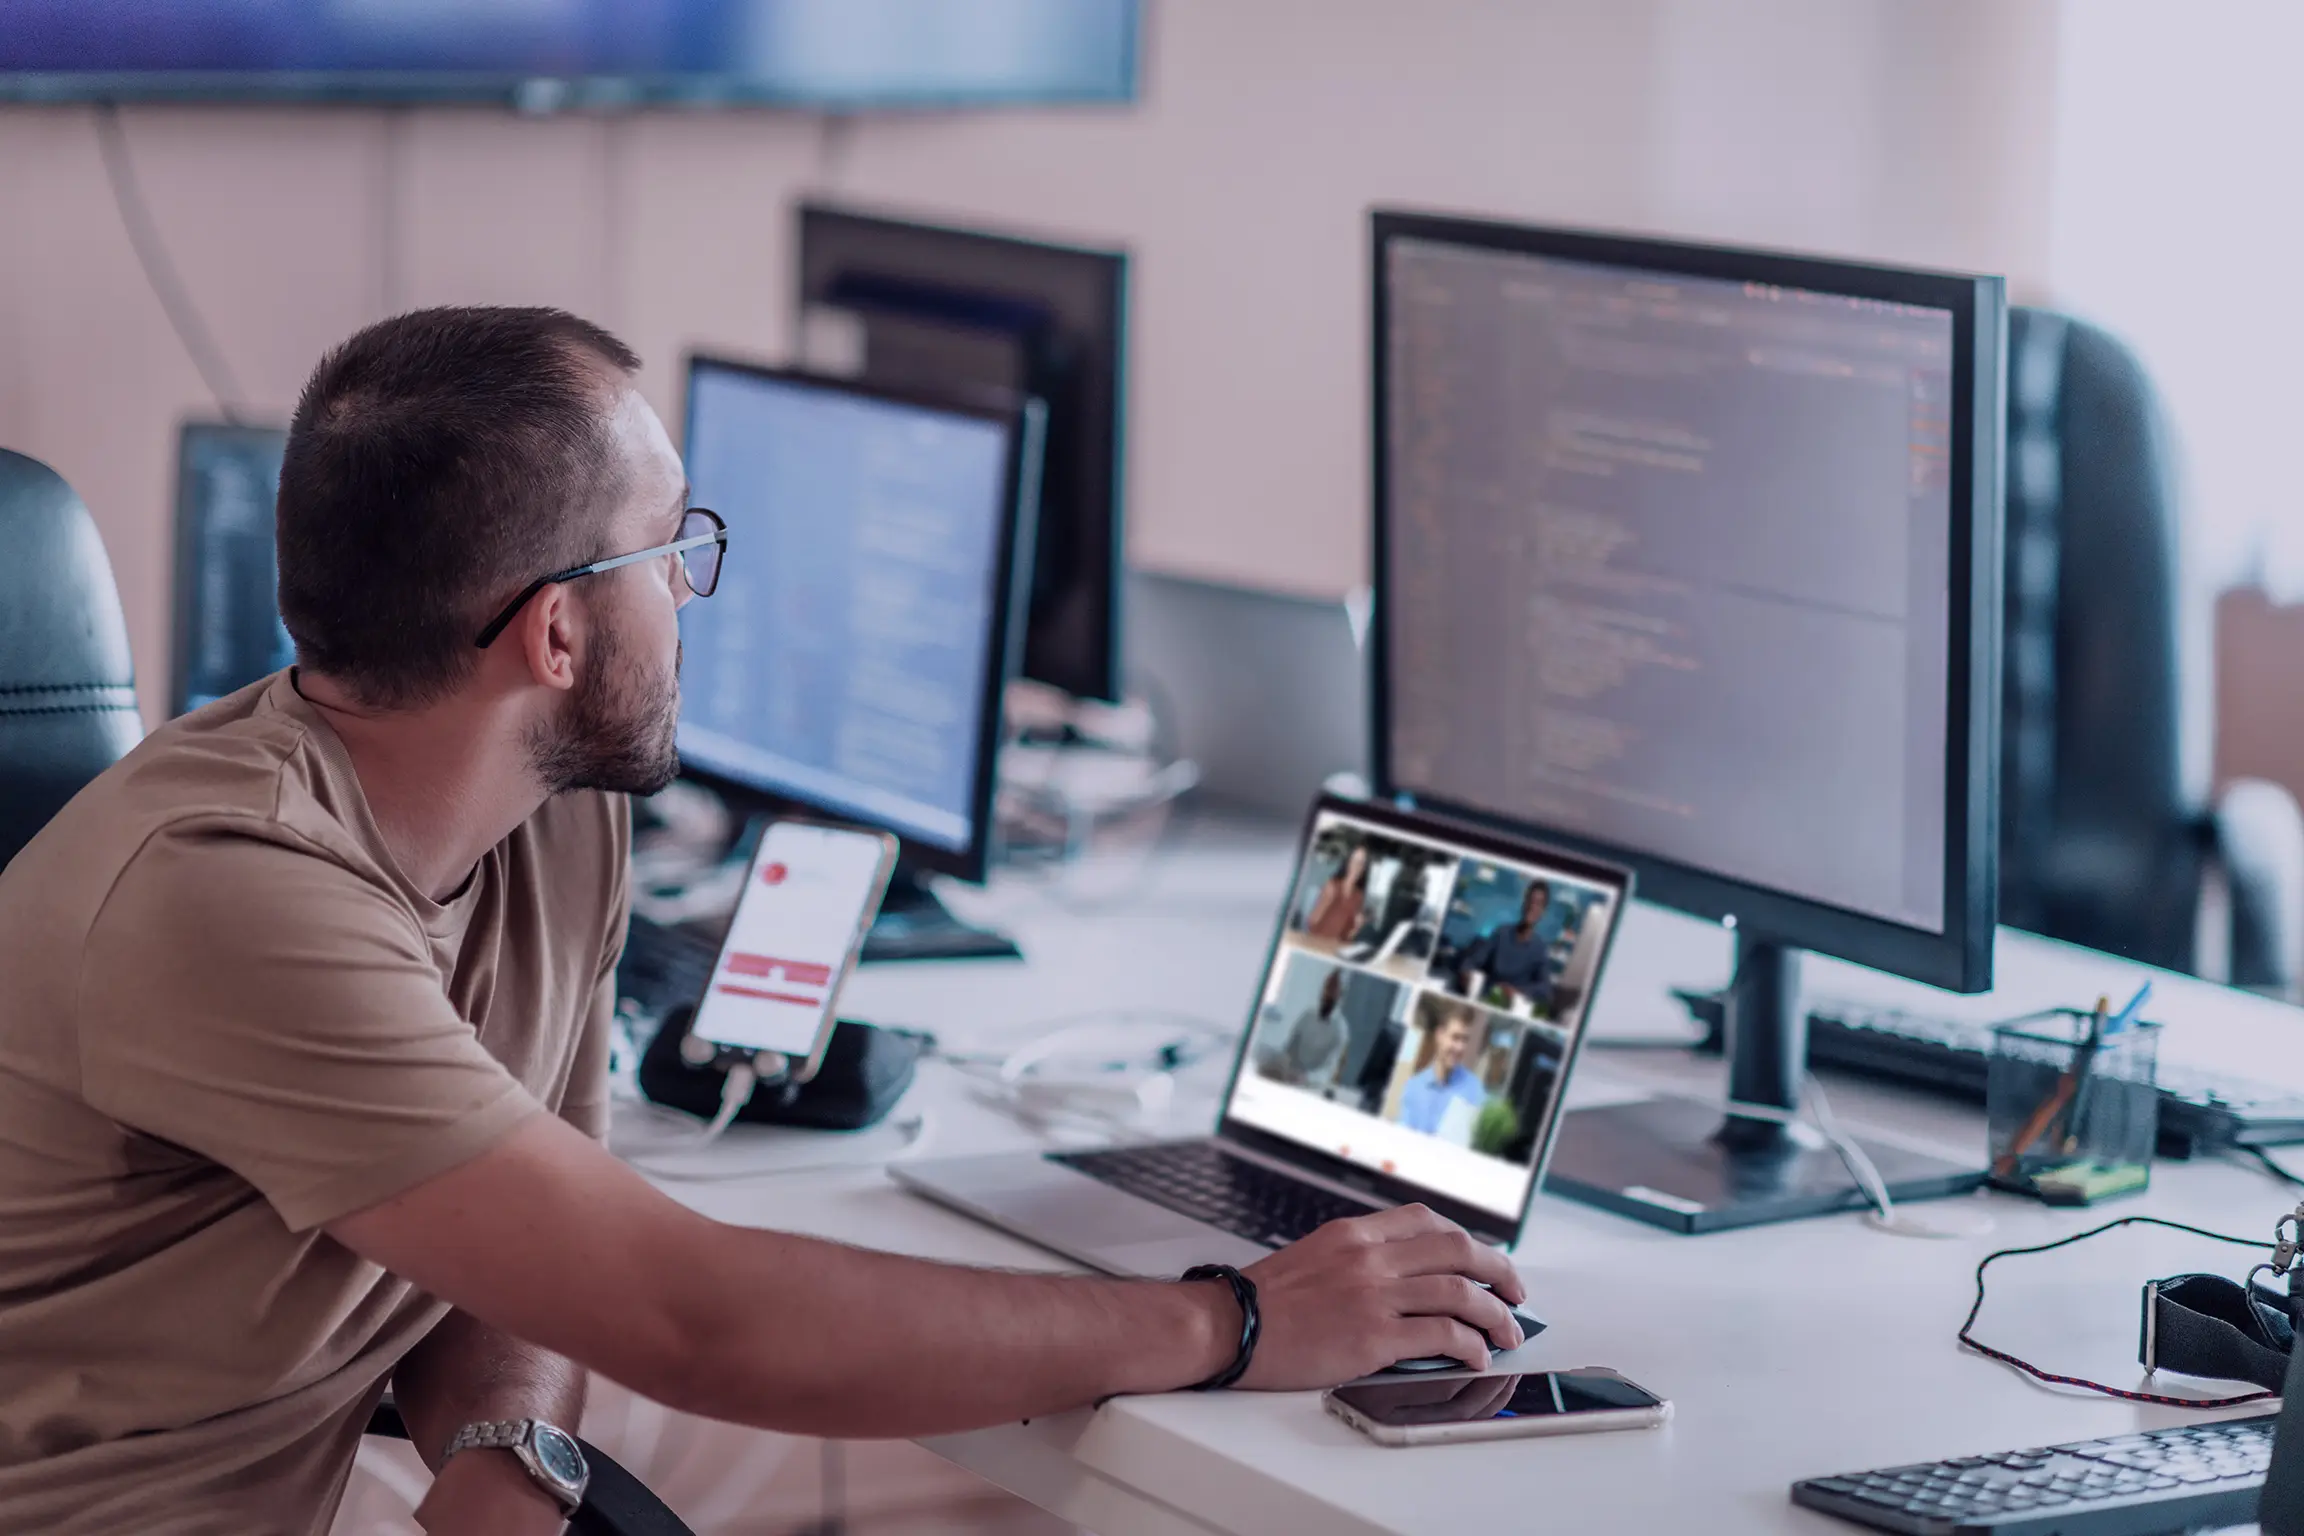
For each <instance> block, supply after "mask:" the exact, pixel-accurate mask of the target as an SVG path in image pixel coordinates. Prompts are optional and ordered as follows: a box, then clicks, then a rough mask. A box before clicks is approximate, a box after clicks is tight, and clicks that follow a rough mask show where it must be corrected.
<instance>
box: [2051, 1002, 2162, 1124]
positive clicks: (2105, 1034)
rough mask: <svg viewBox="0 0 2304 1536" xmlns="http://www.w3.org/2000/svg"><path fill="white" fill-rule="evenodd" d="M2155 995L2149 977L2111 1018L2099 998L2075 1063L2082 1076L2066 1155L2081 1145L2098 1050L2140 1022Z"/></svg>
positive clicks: (2075, 1091)
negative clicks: (2092, 1021)
mask: <svg viewBox="0 0 2304 1536" xmlns="http://www.w3.org/2000/svg"><path fill="white" fill-rule="evenodd" d="M2151 995H2152V983H2151V982H2150V981H2149V980H2147V981H2146V982H2145V983H2144V985H2142V986H2140V987H2138V988H2137V989H2136V995H2135V996H2134V997H2131V998H2130V999H2128V1006H2126V1007H2125V1008H2122V1009H2121V1010H2120V1011H2119V1012H2118V1013H2117V1014H2114V1015H2113V1016H2112V1018H2111V1019H2110V1020H2109V1021H2107V1020H2106V1019H2105V1017H2104V1001H2103V1000H2102V999H2098V1001H2097V1003H2096V1018H2095V1021H2094V1023H2093V1024H2092V1025H2091V1026H2090V1028H2089V1031H2088V1043H2087V1044H2086V1045H2084V1046H2082V1047H2081V1048H2080V1053H2079V1057H2078V1059H2077V1060H2076V1061H2075V1062H2074V1066H2075V1067H2076V1068H2077V1069H2078V1071H2079V1074H2080V1076H2079V1080H2078V1081H2077V1082H2076V1083H2075V1084H2074V1085H2073V1089H2072V1113H2071V1115H2070V1116H2069V1117H2068V1118H2067V1119H2066V1121H2065V1123H2064V1154H2065V1156H2067V1157H2069V1156H2071V1155H2072V1153H2073V1152H2075V1151H2077V1150H2078V1149H2079V1146H2080V1127H2081V1125H2082V1124H2083V1123H2084V1122H2085V1121H2086V1119H2087V1116H2088V1104H2089V1098H2090V1095H2089V1091H2088V1090H2089V1077H2088V1074H2089V1071H2090V1069H2091V1068H2093V1067H2094V1066H2095V1062H2096V1052H2097V1051H2098V1050H2099V1049H2100V1048H2101V1047H2102V1046H2103V1044H2104V1042H2105V1041H2107V1040H2109V1039H2111V1038H2112V1037H2113V1036H2114V1035H2117V1034H2119V1033H2120V1032H2121V1031H2122V1030H2124V1029H2127V1028H2128V1027H2129V1026H2130V1025H2132V1024H2134V1023H2135V1022H2136V1016H2137V1015H2138V1014H2139V1013H2141V1012H2143V1011H2144V1001H2145V999H2147V998H2149V997H2150V996H2151Z"/></svg>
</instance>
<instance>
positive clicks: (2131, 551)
mask: <svg viewBox="0 0 2304 1536" xmlns="http://www.w3.org/2000/svg"><path fill="white" fill-rule="evenodd" d="M2008 400H2009V415H2008V541H2007V542H2008V563H2007V582H2006V594H2007V597H2006V601H2007V629H2006V634H2005V640H2004V656H2005V668H2004V674H2003V686H2004V696H2003V709H2004V716H2003V734H2002V772H2003V776H2002V780H2001V796H2000V804H2001V833H2000V916H2001V921H2003V922H2005V923H2008V924H2010V925H2012V926H2014V927H2018V928H2026V929H2030V930H2032V931H2033V932H2037V933H2044V934H2047V935H2049V936H2050V937H2053V938H2059V939H2066V940H2069V941H2071V942H2073V943H2077V944H2084V945H2087V946H2088V947H2089V948H2091V949H2099V950H2105V951H2108V952H2111V953H2114V954H2119V955H2125V956H2128V957H2130V958H2132V959H2136V960H2141V961H2146V962H2148V963H2151V964H2156V965H2163V966H2169V967H2172V968H2174V969H2178V970H2189V969H2191V967H2192V965H2193V961H2194V948H2195V944H2194V924H2195V920H2196V917H2197V911H2198V898H2199V890H2200V881H2201V877H2202V873H2203V867H2204V861H2205V857H2206V854H2207V848H2208V842H2207V836H2206V833H2205V830H2204V821H2203V810H2204V808H2203V807H2202V806H2200V805H2197V804H2194V803H2192V801H2191V798H2190V792H2189V791H2188V790H2187V787H2186V785H2185V783H2184V774H2183V766H2182V765H2183V742H2182V735H2181V733H2182V730H2183V716H2182V708H2181V690H2182V687H2183V680H2184V672H2185V669H2184V667H2183V664H2182V658H2181V657H2180V654H2179V651H2180V644H2181V638H2182V628H2181V625H2180V622H2179V596H2180V593H2179V588H2178V581H2179V567H2178V562H2177V534H2176V518H2177V514H2178V507H2177V498H2176V489H2175V472H2174V469H2175V466H2174V462H2173V443H2172V439H2171V436H2170V433H2169V429H2168V425H2167V421H2166V418H2165V417H2164V415H2163V414H2162V412H2161V409H2160V406H2159V402H2158V400H2157V398H2156V397H2155V395H2154V393H2153V390H2152V386H2151V381H2150V380H2149V379H2148V378H2147V377H2146V375H2145V373H2144V370H2143V368H2142V366H2141V365H2140V364H2139V363H2138V362H2137V360H2136V358H2135V356H2134V355H2133V354H2132V353H2130V352H2129V351H2128V349H2127V348H2126V347H2125V346H2123V345H2122V344H2121V343H2120V342H2118V341H2116V340H2114V339H2113V338H2112V337H2111V336H2110V335H2108V334H2106V333H2105V332H2103V331H2101V330H2098V329H2096V328H2095V327H2094V326H2091V325H2087V324H2085V323H2083V322H2081V321H2078V320H2073V319H2070V318H2068V317H2066V316H2063V315H2058V314H2053V313H2050V312H2048V311H2045V310H2037V309H2026V308H2021V307H2019V308H2016V309H2014V310H2012V311H2011V312H2010V315H2009V354H2008Z"/></svg>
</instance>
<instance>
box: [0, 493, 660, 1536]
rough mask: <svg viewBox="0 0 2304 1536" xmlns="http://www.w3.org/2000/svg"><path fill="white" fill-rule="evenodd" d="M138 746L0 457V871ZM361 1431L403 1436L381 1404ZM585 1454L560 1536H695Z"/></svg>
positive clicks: (47, 504) (116, 608) (609, 1466)
mask: <svg viewBox="0 0 2304 1536" xmlns="http://www.w3.org/2000/svg"><path fill="white" fill-rule="evenodd" d="M142 734H143V728H142V726H141V725H140V723H139V721H138V718H137V714H136V677H135V672H134V670H133V668H132V667H131V665H130V662H129V655H128V621H127V619H126V618H125V617H124V616H123V615H122V613H121V611H120V592H119V589H118V588H117V587H115V586H114V585H113V583H112V562H111V561H110V560H108V559H106V558H105V555H104V541H103V540H102V539H101V538H100V537H98V536H97V532H96V523H95V520H94V519H92V518H91V517H89V515H88V508H87V507H86V506H85V505H84V504H83V503H82V502H81V500H80V498H79V496H77V495H76V494H74V492H73V490H72V487H71V486H69V485H67V484H65V483H64V478H63V476H61V475H59V474H57V473H56V472H55V471H54V470H52V469H50V468H49V467H48V466H47V465H45V464H42V463H41V462H40V461H39V460H37V459H30V458H26V457H25V456H24V455H22V454H20V453H10V452H8V451H7V450H6V449H4V448H0V867H4V866H5V865H6V864H7V863H8V861H9V860H11V859H13V858H15V857H16V854H17V851H18V850H19V849H21V848H22V847H23V846H24V845H25V844H26V843H28V842H30V841H31V840H32V838H33V836H34V835H35V834H36V833H38V832H39V830H40V829H41V828H42V827H44V826H46V825H47V824H48V821H49V819H50V818H51V817H53V816H54V815H55V814H56V812H57V811H58V810H60V809H62V808H63V805H64V802H65V801H67V800H69V799H71V798H72V797H73V796H74V795H76V794H78V793H79V792H80V789H81V787H82V786H83V785H85V784H86V783H87V782H88V781H89V780H90V779H93V778H95V777H96V776H97V775H98V774H100V773H102V772H103V771H104V770H105V769H106V768H109V767H111V766H112V764H114V763H115V762H118V761H119V760H120V758H121V756H122V755H123V754H125V753H126V752H127V751H128V749H129V748H131V747H133V746H135V745H136V742H137V740H138V738H139V737H140V736H141V735H142ZM368 1432H369V1433H370V1434H374V1435H388V1436H392V1437H394V1438H397V1439H406V1438H407V1436H408V1431H407V1428H406V1427H405V1426H404V1425H403V1424H402V1423H401V1421H400V1415H399V1413H398V1411H397V1410H395V1409H394V1408H393V1407H392V1405H391V1404H389V1403H386V1404H385V1405H383V1406H382V1407H380V1408H378V1409H377V1410H376V1414H375V1416H374V1418H372V1419H371V1420H370V1421H369V1425H368ZM580 1443H581V1442H580ZM584 1454H585V1456H586V1457H587V1458H588V1459H589V1460H590V1461H591V1464H592V1484H591V1488H590V1490H589V1491H588V1492H587V1494H586V1495H585V1500H584V1507H583V1508H582V1509H580V1510H578V1511H577V1513H576V1516H575V1518H574V1519H572V1520H571V1521H569V1529H571V1530H573V1531H578V1532H582V1533H584V1536H695V1533H694V1532H692V1531H690V1530H689V1529H688V1527H687V1526H686V1525H684V1524H682V1523H681V1521H680V1517H679V1516H677V1515H675V1514H673V1513H672V1511H671V1510H670V1509H668V1508H666V1507H665V1505H664V1502H663V1501H662V1500H661V1499H658V1498H657V1497H656V1496H655V1495H654V1494H652V1493H650V1492H649V1491H648V1489H647V1488H646V1487H645V1486H644V1485H643V1484H642V1483H641V1482H640V1480H639V1479H638V1478H636V1477H634V1476H633V1475H632V1474H631V1473H629V1472H627V1471H625V1470H624V1469H623V1468H622V1467H620V1466H618V1465H617V1464H616V1462H615V1461H614V1460H613V1459H611V1458H610V1457H608V1456H607V1455H605V1454H604V1453H603V1452H602V1451H601V1450H600V1449H599V1448H598V1447H597V1446H594V1445H591V1444H589V1443H585V1444H584Z"/></svg>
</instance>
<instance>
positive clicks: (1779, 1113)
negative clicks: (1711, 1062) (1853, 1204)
mask: <svg viewBox="0 0 2304 1536" xmlns="http://www.w3.org/2000/svg"><path fill="white" fill-rule="evenodd" d="M1805 1087H1806V1102H1807V1104H1808V1106H1809V1112H1810V1117H1811V1119H1812V1120H1813V1122H1814V1124H1815V1127H1816V1130H1817V1131H1818V1132H1819V1133H1820V1134H1821V1135H1822V1136H1823V1137H1824V1139H1825V1141H1827V1142H1829V1143H1830V1144H1831V1147H1832V1150H1833V1151H1834V1152H1836V1153H1838V1154H1839V1156H1840V1162H1841V1165H1842V1166H1843V1167H1845V1168H1846V1169H1847V1170H1848V1176H1849V1177H1850V1178H1852V1179H1854V1180H1855V1181H1856V1187H1857V1188H1858V1189H1860V1190H1862V1191H1863V1192H1864V1198H1865V1199H1866V1200H1867V1201H1869V1202H1870V1203H1871V1205H1872V1209H1871V1210H1868V1211H1866V1212H1865V1213H1864V1220H1865V1221H1866V1222H1867V1223H1869V1224H1870V1225H1871V1226H1873V1227H1875V1228H1877V1229H1878V1230H1880V1231H1882V1232H1890V1233H1894V1234H1895V1235H1896V1236H1898V1237H1925V1238H1938V1239H1953V1238H1968V1237H1982V1236H1984V1235H1985V1234H1986V1233H1988V1232H1990V1231H1991V1230H1992V1228H1993V1225H1994V1223H1993V1221H1992V1218H1991V1217H1989V1216H1986V1217H1982V1218H1981V1219H1980V1220H1979V1221H1974V1222H1965V1223H1949V1224H1948V1223H1944V1222H1940V1221H1929V1220H1925V1219H1923V1218H1921V1217H1918V1216H1915V1215H1913V1214H1912V1213H1911V1212H1910V1211H1908V1210H1902V1209H1899V1208H1898V1206H1897V1204H1896V1202H1895V1201H1894V1200H1893V1199H1892V1198H1890V1196H1889V1193H1888V1181H1887V1180H1886V1179H1883V1178H1882V1177H1881V1176H1880V1169H1879V1166H1878V1165H1877V1164H1875V1163H1874V1162H1873V1161H1872V1159H1871V1157H1870V1155H1868V1154H1867V1153H1866V1152H1865V1150H1864V1147H1863V1144H1862V1143H1860V1142H1858V1141H1857V1140H1856V1138H1855V1137H1853V1136H1851V1135H1849V1134H1848V1133H1847V1132H1846V1131H1844V1130H1842V1129H1841V1128H1840V1122H1839V1119H1838V1117H1836V1116H1835V1115H1834V1114H1833V1113H1832V1101H1831V1100H1830V1099H1829V1098H1827V1097H1826V1096H1825V1093H1824V1085H1823V1084H1822V1083H1820V1082H1818V1081H1817V1080H1816V1075H1815V1074H1814V1073H1813V1072H1811V1073H1808V1074H1806V1077H1805ZM1723 1102H1724V1104H1725V1107H1726V1108H1727V1111H1728V1113H1730V1114H1732V1115H1741V1116H1743V1117H1744V1118H1746V1119H1750V1120H1772V1121H1774V1122H1775V1123H1776V1124H1778V1125H1792V1126H1797V1125H1800V1124H1802V1121H1801V1119H1800V1116H1799V1114H1798V1113H1797V1112H1795V1111H1793V1110H1788V1109H1779V1108H1777V1107H1776V1106H1775V1105H1773V1104H1749V1103H1746V1102H1744V1101H1743V1100H1741V1099H1728V1100H1725V1101H1723Z"/></svg>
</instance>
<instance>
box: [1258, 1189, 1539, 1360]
mask: <svg viewBox="0 0 2304 1536" xmlns="http://www.w3.org/2000/svg"><path fill="white" fill-rule="evenodd" d="M1243 1273H1245V1274H1246V1275H1247V1276H1248V1278H1249V1279H1251V1280H1253V1281H1255V1282H1256V1299H1257V1306H1258V1309H1259V1310H1260V1311H1261V1312H1262V1313H1263V1318H1264V1328H1263V1337H1262V1339H1261V1340H1260V1341H1259V1342H1258V1344H1257V1346H1256V1358H1255V1360H1254V1362H1253V1363H1252V1364H1251V1365H1250V1366H1249V1367H1248V1374H1247V1375H1246V1376H1245V1377H1244V1378H1242V1380H1241V1382H1240V1385H1241V1386H1243V1387H1254V1388H1260V1389H1262V1390H1265V1391H1272V1392H1288V1391H1299V1390H1303V1389H1306V1388H1311V1387H1330V1386H1334V1385H1335V1384H1336V1383H1338V1382H1340V1381H1349V1380H1351V1379H1352V1378H1353V1377H1355V1376H1365V1375H1367V1374H1368V1373H1369V1372H1371V1371H1379V1370H1382V1369H1383V1368H1384V1367H1386V1366H1388V1365H1390V1364H1391V1363H1392V1362H1393V1361H1395V1360H1407V1359H1413V1358H1415V1357H1417V1356H1420V1355H1448V1356H1451V1357H1453V1358H1455V1359H1458V1360H1461V1361H1463V1362H1464V1363H1465V1365H1467V1366H1469V1367H1471V1368H1472V1369H1473V1370H1486V1369H1487V1368H1488V1351H1489V1348H1490V1347H1491V1344H1493V1347H1495V1348H1497V1349H1515V1348H1518V1347H1519V1345H1520V1344H1521V1342H1522V1339H1521V1336H1520V1325H1519V1324H1518V1323H1515V1322H1514V1321H1513V1320H1512V1312H1511V1309H1512V1308H1513V1307H1515V1306H1517V1305H1519V1304H1520V1303H1521V1302H1523V1301H1525V1300H1527V1299H1528V1297H1527V1291H1526V1288H1525V1287H1523V1286H1522V1285H1521V1283H1520V1276H1519V1275H1518V1274H1517V1273H1516V1272H1514V1270H1513V1268H1512V1265H1511V1262H1510V1261H1509V1260H1508V1259H1506V1258H1505V1256H1504V1255H1503V1254H1502V1253H1501V1252H1499V1251H1498V1250H1496V1249H1494V1248H1491V1247H1489V1246H1488V1245H1487V1244H1485V1243H1482V1242H1480V1241H1478V1240H1477V1239H1475V1238H1474V1237H1473V1236H1472V1234H1470V1233H1469V1232H1466V1231H1465V1230H1464V1229H1463V1228H1462V1227H1460V1226H1458V1225H1456V1223H1454V1222H1452V1221H1450V1220H1448V1219H1447V1218H1446V1217H1444V1216H1441V1215H1439V1214H1437V1213H1435V1212H1433V1211H1431V1210H1429V1209H1428V1208H1426V1207H1424V1206H1421V1205H1402V1206H1395V1207H1394V1208H1393V1209H1391V1210H1388V1211H1378V1212H1377V1213H1376V1214H1374V1215H1372V1216H1354V1217H1351V1218H1349V1219H1347V1220H1343V1221H1332V1222H1329V1223H1328V1224H1327V1225H1326V1226H1324V1227H1322V1228H1320V1229H1319V1230H1318V1231H1316V1232H1314V1233H1312V1234H1311V1235H1310V1236H1309V1237H1306V1238H1303V1239H1301V1240H1300V1241H1298V1242H1294V1243H1290V1244H1289V1245H1288V1246H1287V1247H1285V1248H1283V1249H1281V1250H1280V1251H1279V1252H1278V1253H1275V1254H1273V1255H1272V1256H1271V1257H1270V1258H1267V1259H1260V1260H1258V1261H1257V1262H1256V1263H1254V1264H1252V1265H1250V1266H1248V1268H1247V1269H1246V1270H1245V1271H1243Z"/></svg>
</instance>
